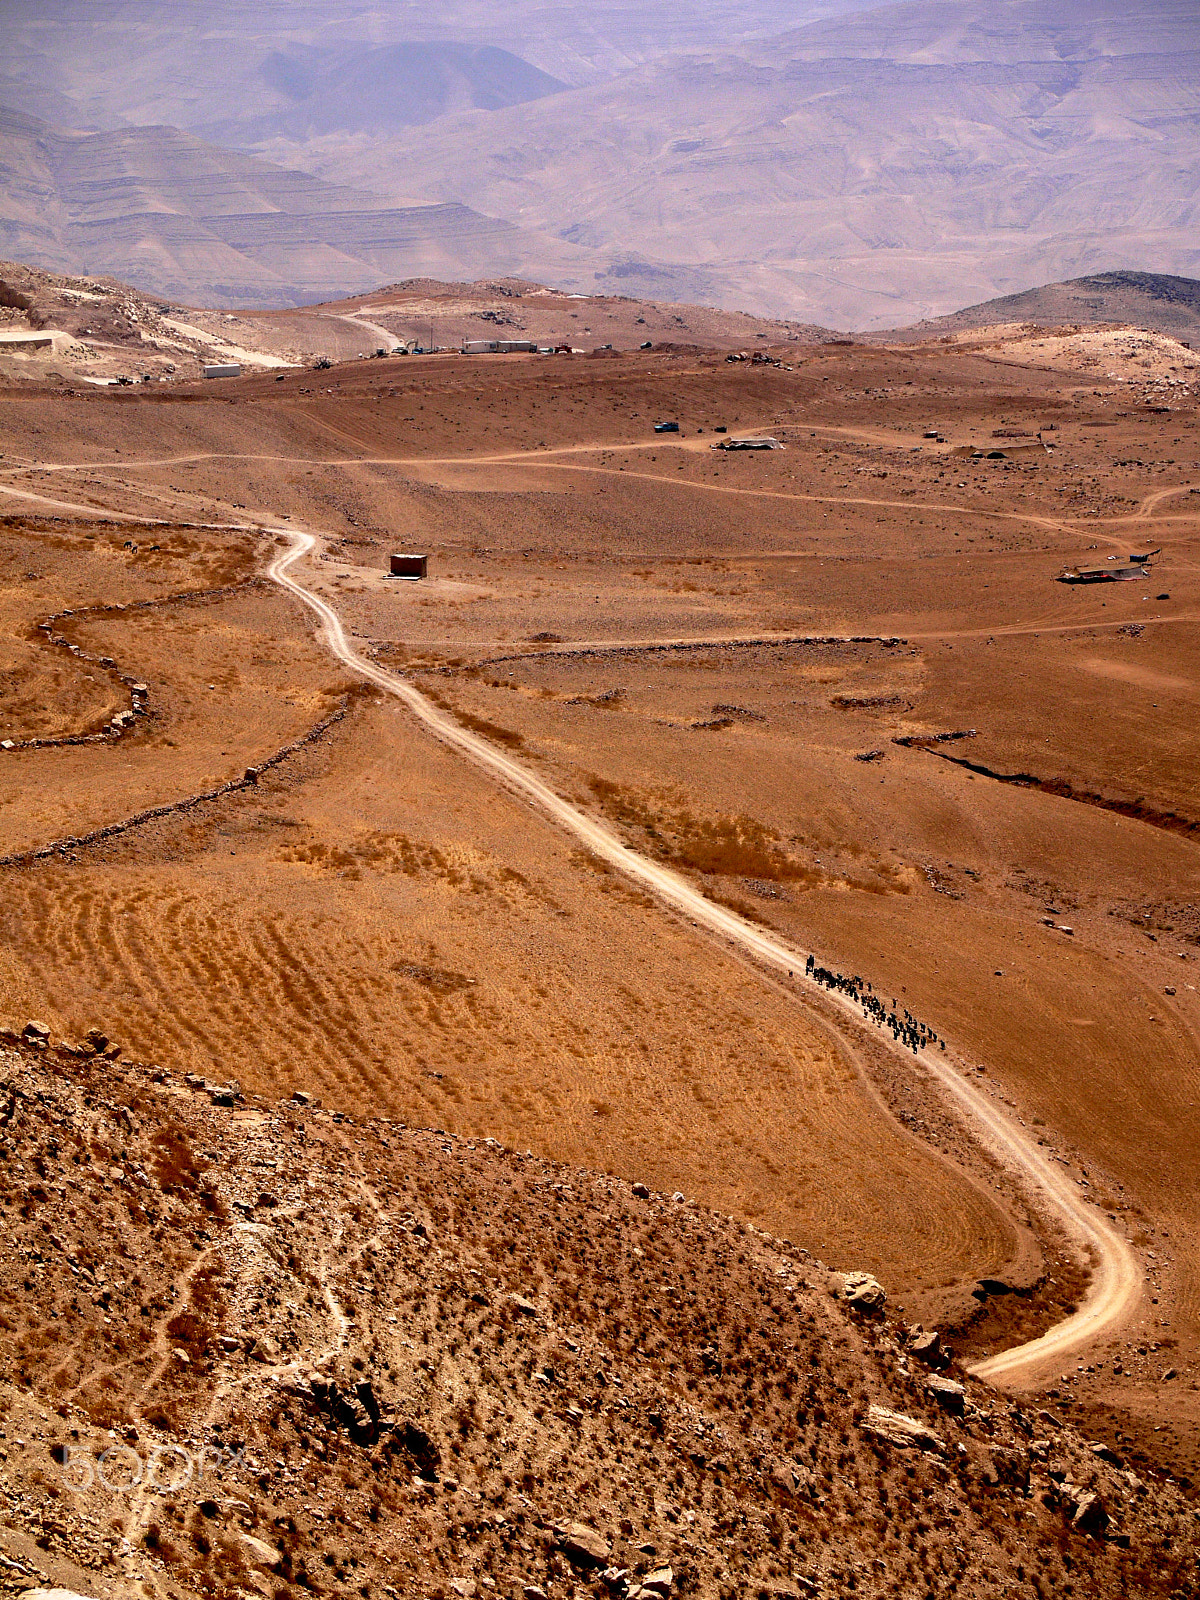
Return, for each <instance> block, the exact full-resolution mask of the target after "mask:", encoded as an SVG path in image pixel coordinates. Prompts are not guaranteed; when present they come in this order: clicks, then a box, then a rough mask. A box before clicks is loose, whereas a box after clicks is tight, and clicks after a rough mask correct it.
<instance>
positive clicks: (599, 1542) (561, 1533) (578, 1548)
mask: <svg viewBox="0 0 1200 1600" xmlns="http://www.w3.org/2000/svg"><path fill="white" fill-rule="evenodd" d="M554 1537H555V1538H556V1539H557V1540H558V1544H559V1548H560V1549H561V1550H562V1552H563V1554H564V1555H565V1556H567V1558H568V1559H569V1560H571V1561H578V1562H579V1563H580V1565H582V1566H589V1567H602V1566H604V1565H605V1564H606V1563H607V1561H608V1540H607V1539H606V1538H605V1537H604V1535H603V1534H602V1533H598V1532H597V1530H596V1529H595V1528H592V1527H589V1525H588V1524H587V1523H586V1522H556V1523H555V1525H554Z"/></svg>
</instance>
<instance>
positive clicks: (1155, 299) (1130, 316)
mask: <svg viewBox="0 0 1200 1600" xmlns="http://www.w3.org/2000/svg"><path fill="white" fill-rule="evenodd" d="M1014 322H1029V323H1037V324H1039V325H1040V326H1042V327H1054V326H1058V325H1061V324H1064V323H1076V324H1079V325H1080V326H1083V327H1087V326H1094V325H1096V324H1105V323H1118V324H1125V325H1127V326H1130V327H1134V328H1146V329H1152V330H1154V331H1156V332H1159V333H1166V334H1170V335H1171V337H1172V338H1175V339H1182V340H1185V341H1187V342H1189V343H1190V342H1193V341H1195V342H1197V343H1200V282H1198V281H1197V280H1196V279H1195V278H1175V277H1171V276H1170V275H1169V274H1167V273H1161V272H1120V271H1118V272H1097V273H1093V274H1092V275H1091V276H1090V277H1087V278H1071V279H1069V280H1068V281H1067V282H1066V283H1046V284H1043V285H1042V286H1041V287H1040V288H1038V289H1026V290H1025V291H1024V292H1023V293H1021V294H1009V295H1003V296H1001V298H999V299H997V300H986V301H984V303H983V304H982V305H978V306H965V307H964V308H963V309H962V310H961V311H954V312H951V314H950V315H949V316H946V317H937V318H935V319H933V320H931V321H926V322H918V323H916V324H915V325H914V326H913V327H911V328H900V329H893V330H892V331H891V332H890V333H888V334H887V335H886V336H885V337H887V338H901V339H903V338H910V339H932V338H936V337H938V336H939V335H941V334H946V333H950V334H953V333H960V332H965V331H967V330H968V329H971V328H989V327H995V326H997V325H999V324H1004V323H1014Z"/></svg>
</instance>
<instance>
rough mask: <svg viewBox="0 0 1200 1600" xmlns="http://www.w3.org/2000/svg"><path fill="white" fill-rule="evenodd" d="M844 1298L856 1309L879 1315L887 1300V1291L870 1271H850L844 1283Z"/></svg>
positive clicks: (867, 1313)
mask: <svg viewBox="0 0 1200 1600" xmlns="http://www.w3.org/2000/svg"><path fill="white" fill-rule="evenodd" d="M842 1298H843V1299H844V1300H845V1302H846V1304H847V1305H848V1306H850V1308H851V1309H852V1310H854V1311H859V1312H862V1313H863V1314H864V1315H869V1316H877V1315H878V1314H879V1313H880V1312H881V1311H882V1310H883V1307H884V1302H885V1301H886V1300H887V1291H886V1290H885V1289H884V1287H883V1285H882V1284H881V1283H880V1282H879V1281H878V1279H876V1278H873V1277H872V1276H871V1274H870V1273H869V1272H848V1273H847V1274H846V1279H845V1282H844V1283H843V1285H842Z"/></svg>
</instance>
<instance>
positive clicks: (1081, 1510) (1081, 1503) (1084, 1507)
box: [1071, 1489, 1108, 1538]
mask: <svg viewBox="0 0 1200 1600" xmlns="http://www.w3.org/2000/svg"><path fill="white" fill-rule="evenodd" d="M1071 1526H1072V1527H1073V1528H1078V1530H1079V1531H1080V1533H1089V1534H1092V1535H1094V1536H1095V1537H1096V1538H1099V1537H1100V1536H1101V1535H1102V1534H1103V1532H1104V1530H1105V1528H1107V1527H1108V1509H1107V1507H1106V1506H1105V1504H1104V1501H1103V1500H1101V1498H1100V1496H1099V1495H1098V1494H1096V1493H1095V1492H1094V1491H1093V1490H1090V1489H1089V1490H1087V1491H1086V1492H1084V1493H1082V1494H1080V1495H1079V1496H1078V1498H1077V1499H1076V1500H1075V1514H1074V1516H1073V1517H1072V1518H1071Z"/></svg>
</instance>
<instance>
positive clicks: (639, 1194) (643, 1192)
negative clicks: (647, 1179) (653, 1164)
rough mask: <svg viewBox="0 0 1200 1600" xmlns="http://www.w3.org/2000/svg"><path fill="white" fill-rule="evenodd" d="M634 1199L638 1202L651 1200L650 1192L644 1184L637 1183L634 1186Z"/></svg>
mask: <svg viewBox="0 0 1200 1600" xmlns="http://www.w3.org/2000/svg"><path fill="white" fill-rule="evenodd" d="M633 1193H634V1197H635V1198H636V1199H638V1200H649V1198H650V1191H649V1189H647V1187H646V1185H645V1184H644V1183H635V1184H634V1186H633Z"/></svg>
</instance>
